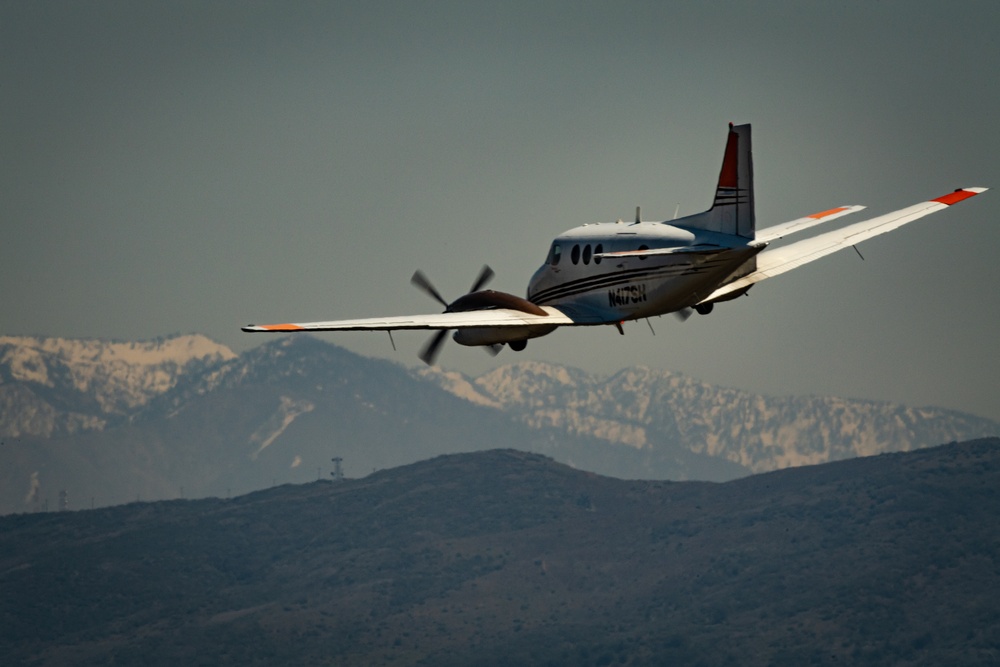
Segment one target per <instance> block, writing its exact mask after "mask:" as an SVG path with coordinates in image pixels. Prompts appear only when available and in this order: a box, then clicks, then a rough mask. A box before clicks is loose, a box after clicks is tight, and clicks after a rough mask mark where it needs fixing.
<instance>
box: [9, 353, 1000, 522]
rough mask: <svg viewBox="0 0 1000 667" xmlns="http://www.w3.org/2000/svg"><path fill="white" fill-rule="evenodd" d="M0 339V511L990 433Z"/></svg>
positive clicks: (883, 410)
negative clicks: (405, 468) (393, 471)
mask: <svg viewBox="0 0 1000 667" xmlns="http://www.w3.org/2000/svg"><path fill="white" fill-rule="evenodd" d="M2 341H3V342H2V343H0V410H2V411H0V513H5V512H19V511H21V512H23V511H39V510H44V509H55V508H56V507H57V504H62V503H64V502H65V503H68V505H69V506H70V507H72V508H81V507H92V506H101V505H107V504H114V503H122V502H128V501H132V500H136V499H144V500H150V499H167V498H180V497H202V496H206V495H216V496H222V497H225V496H229V495H233V494H239V493H244V492H247V491H250V490H253V489H261V488H266V487H268V486H274V485H276V484H279V483H284V482H296V483H302V482H307V481H310V480H315V479H317V478H320V477H326V476H327V472H328V471H329V470H330V469H331V467H332V466H331V461H330V459H331V458H333V457H335V456H336V457H341V458H342V459H343V463H344V469H345V471H346V473H347V475H348V476H355V477H357V476H362V475H366V474H369V473H370V472H372V471H374V470H378V469H382V468H387V467H393V466H398V465H403V464H406V463H411V462H414V461H417V460H420V459H424V458H428V457H431V456H435V455H438V454H444V453H455V452H462V451H477V450H482V449H492V448H504V447H511V446H514V447H517V448H519V449H522V450H527V451H534V452H538V453H542V454H545V455H547V456H551V457H553V458H554V459H556V460H558V461H561V462H563V463H567V464H570V465H572V466H575V467H578V468H581V469H586V470H591V471H595V472H599V473H601V474H605V475H611V476H616V477H621V478H633V479H674V480H683V479H704V480H715V481H721V480H726V479H733V478H735V477H739V476H742V475H745V474H747V473H748V472H749V471H750V470H756V471H763V470H769V469H772V468H775V467H784V466H789V465H800V464H803V463H814V462H823V461H827V460H831V459H840V458H847V457H851V456H857V455H862V454H872V453H878V452H882V451H887V450H910V449H916V448H920V447H925V446H929V445H934V444H939V443H941V442H948V441H955V440H965V439H971V438H975V437H983V436H988V435H997V434H1000V425H998V424H996V423H994V422H990V421H988V420H984V419H979V418H976V417H972V416H970V415H965V414H962V413H958V412H953V411H944V410H937V409H933V408H927V409H911V408H905V407H902V406H895V405H890V404H884V403H873V402H865V401H848V400H843V399H836V398H808V397H807V398H772V397H765V396H760V395H755V394H751V393H749V392H741V391H736V390H730V389H723V388H718V387H713V386H710V385H707V384H704V383H700V382H697V381H695V380H692V379H691V378H687V377H685V376H681V375H677V374H673V373H669V372H665V371H652V370H649V369H643V368H632V369H625V370H623V371H621V372H620V373H618V374H616V375H614V376H612V377H610V378H600V377H596V376H591V375H588V374H586V373H584V372H582V371H578V370H575V369H570V368H565V367H560V366H554V365H551V364H542V363H538V362H526V363H520V364H514V365H510V366H501V367H498V368H496V369H494V370H493V371H491V372H489V373H487V374H485V375H483V376H481V377H479V378H475V379H472V378H465V377H463V376H461V375H459V374H456V373H445V372H442V371H440V370H438V369H427V370H423V371H420V372H418V373H415V372H413V371H409V370H407V369H405V368H403V367H402V366H400V365H398V364H393V363H390V362H386V361H380V360H374V359H366V358H363V357H360V356H357V355H354V354H352V353H350V352H348V351H346V350H344V349H342V348H339V347H337V346H334V345H330V344H328V343H325V342H322V341H320V340H318V339H316V338H312V337H308V336H305V337H303V336H292V337H284V338H275V339H271V340H269V341H268V342H267V343H265V344H264V345H261V346H259V347H256V348H253V349H251V350H248V351H247V352H244V353H243V354H241V355H239V356H236V355H234V354H233V353H232V352H231V351H229V350H228V349H227V348H225V347H223V346H220V345H217V344H215V343H213V342H211V341H209V340H208V339H206V338H204V337H201V336H179V337H175V338H168V339H160V340H157V341H149V342H145V343H115V342H102V341H71V340H64V339H30V338H21V339H15V338H10V337H8V338H4V339H2ZM60 496H62V497H63V498H64V500H60V499H59V498H60Z"/></svg>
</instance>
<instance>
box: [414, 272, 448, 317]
mask: <svg viewBox="0 0 1000 667" xmlns="http://www.w3.org/2000/svg"><path fill="white" fill-rule="evenodd" d="M410 283H411V284H413V285H416V286H417V287H418V288H420V289H421V290H423V291H424V292H426V293H427V294H430V295H431V296H432V297H433V298H434V300H435V301H437V302H438V303H440V304H441V305H442V306H444V307H445V308H447V307H448V302H447V301H445V300H444V297H443V296H441V293H440V292H438V291H437V290H436V289H434V285H432V284H431V281H430V280H428V279H427V276H425V275H424V272H423V271H416V272H415V273H414V274H413V277H412V278H410Z"/></svg>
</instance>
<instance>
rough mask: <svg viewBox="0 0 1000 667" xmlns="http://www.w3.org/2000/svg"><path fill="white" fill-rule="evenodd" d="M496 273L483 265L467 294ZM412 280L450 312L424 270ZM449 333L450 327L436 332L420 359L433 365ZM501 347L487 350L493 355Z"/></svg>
mask: <svg viewBox="0 0 1000 667" xmlns="http://www.w3.org/2000/svg"><path fill="white" fill-rule="evenodd" d="M494 275H496V274H495V273H494V272H493V269H491V268H490V267H489V266H487V265H483V268H482V269H480V271H479V275H478V276H477V277H476V280H475V281H474V282H473V283H472V288H471V289H470V290H469V291H468V292H467V294H472V293H473V292H478V291H479V290H481V289H482V288H483V287H484V286H485V285H486V283H488V282H489V281H490V280H492V279H493V276H494ZM410 282H411V283H412V284H413V285H414V286H416V287H417V288H418V289H420V290H422V291H423V292H425V293H427V294H428V295H429V296H430V297H431V298H432V299H434V300H435V301H437V302H438V303H440V304H441V305H442V306H444V312H446V313H447V312H450V309H451V304H449V303H448V302H447V301H446V300H445V298H444V297H443V296H441V293H440V292H438V291H437V288H435V287H434V284H433V283H431V281H430V279H428V278H427V276H426V275H424V272H423V271H419V270H418V271H416V272H415V273H414V274H413V277H412V278H410ZM447 335H448V329H441V330H440V331H438V332H437V333H435V334H434V335H433V336H432V337H431V339H430V340H428V341H427V343H426V344H425V345H424V347H423V349H421V350H420V355H419V356H420V360H421V361H423V362H424V363H425V364H427V365H428V366H433V365H434V360H435V359H437V356H438V353H440V352H441V346H442V345H444V341H445V338H446V336H447ZM500 349H501V346H500V345H488V346H486V351H487V352H489V353H490V354H493V355H496V354H497V353H499V352H500Z"/></svg>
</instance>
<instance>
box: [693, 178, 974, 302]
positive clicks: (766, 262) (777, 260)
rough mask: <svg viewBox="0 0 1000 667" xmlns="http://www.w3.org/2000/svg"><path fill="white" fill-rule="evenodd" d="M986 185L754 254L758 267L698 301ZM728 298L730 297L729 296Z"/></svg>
mask: <svg viewBox="0 0 1000 667" xmlns="http://www.w3.org/2000/svg"><path fill="white" fill-rule="evenodd" d="M987 189H988V188H963V189H959V190H955V191H954V192H952V193H949V194H946V195H944V196H943V197H938V198H937V199H931V200H930V201H925V202H921V203H919V204H914V205H913V206H908V207H907V208H903V209H900V210H898V211H893V212H892V213H886V214H885V215H880V216H878V217H876V218H871V219H869V220H864V221H862V222H857V223H854V224H853V225H848V226H846V227H843V228H841V229H835V230H833V231H830V232H826V233H825V234H820V235H818V236H814V237H812V238H808V239H803V240H802V241H797V242H795V243H792V244H790V245H786V246H782V247H779V248H768V249H766V250H764V251H763V252H761V253H760V254H759V255H757V270H756V271H753V272H752V273H749V274H747V275H745V276H743V277H742V278H739V279H737V280H735V281H733V282H731V283H729V284H728V285H724V286H722V287H720V288H719V289H717V290H715V291H714V292H712V293H711V294H710V295H708V297H706V298H705V299H703V300H702V301H701V303H708V302H712V301H718V300H719V299H720V298H722V297H725V296H727V295H731V294H733V293H734V292H740V291H746V290H747V289H749V288H750V287H751V286H752V285H754V284H756V283H759V282H760V281H762V280H765V279H767V278H773V277H774V276H777V275H781V274H782V273H785V272H786V271H791V270H792V269H796V268H798V267H800V266H802V265H803V264H808V263H809V262H814V261H816V260H817V259H819V258H820V257H826V256H827V255H829V254H831V253H834V252H836V251H838V250H843V249H844V248H848V247H850V246H853V245H856V244H858V243H861V242H862V241H866V240H868V239H870V238H873V237H875V236H879V235H880V234H885V233H886V232H891V231H892V230H894V229H898V228H900V227H902V226H903V225H905V224H907V223H909V222H913V221H914V220H918V219H920V218H922V217H924V216H925V215H930V214H931V213H936V212H937V211H942V210H944V209H946V208H948V207H949V206H951V205H953V204H957V203H958V202H960V201H964V200H966V199H968V198H969V197H974V196H976V195H978V194H979V193H981V192H986V190H987ZM730 298H731V297H730Z"/></svg>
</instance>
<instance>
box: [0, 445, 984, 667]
mask: <svg viewBox="0 0 1000 667" xmlns="http://www.w3.org/2000/svg"><path fill="white" fill-rule="evenodd" d="M998 488H1000V439H997V438H993V439H987V440H979V441H974V442H967V443H960V444H953V445H945V446H940V447H934V448H928V449H923V450H920V451H917V452H907V453H893V454H883V455H879V456H874V457H867V458H857V459H850V460H845V461H839V462H834V463H828V464H822V465H815V466H806V467H801V468H791V469H785V470H779V471H773V472H769V473H765V474H761V475H754V476H751V477H745V478H741V479H738V480H734V481H730V482H725V483H710V482H664V481H625V480H620V479H615V478H610V477H605V476H602V475H596V474H593V473H588V472H585V471H580V470H575V469H573V468H570V467H569V466H566V465H564V464H560V463H558V462H556V461H554V460H553V459H551V458H549V457H545V456H543V455H539V454H535V453H529V452H523V451H517V450H511V449H500V450H486V451H480V452H472V453H461V454H450V455H442V456H438V457H435V458H433V459H429V460H424V461H419V462H417V463H413V464H409V465H406V466H402V467H399V468H392V469H387V470H382V471H379V472H377V473H375V474H372V475H369V476H367V477H365V478H361V479H353V480H346V481H344V482H333V481H329V480H328V481H323V482H311V483H308V484H303V485H282V486H279V487H275V488H271V489H266V490H262V491H256V492H253V493H251V494H247V495H244V496H239V497H236V498H233V499H231V500H221V499H205V500H197V501H193V500H173V501H160V502H156V503H134V504H129V505H124V506H118V507H112V508H105V509H99V510H94V511H82V512H64V513H50V514H44V515H18V516H9V517H0V586H2V587H3V589H4V591H5V595H4V596H0V622H2V623H3V626H4V628H5V631H4V632H3V633H0V652H3V654H4V655H6V656H8V659H9V660H11V661H13V662H14V663H18V664H28V663H30V664H37V665H40V666H41V665H57V664H65V663H66V662H67V661H74V662H80V661H83V662H94V663H105V662H111V661H113V662H115V663H116V664H121V665H139V664H142V665H159V664H185V663H190V662H192V661H200V662H203V663H211V664H224V663H227V662H229V663H239V664H245V665H264V664H274V663H275V662H285V663H289V662H291V663H295V664H375V663H378V664H387V665H417V664H436V665H444V666H449V665H465V664H481V665H509V664H554V665H564V664H565V665H611V664H627V665H636V666H639V665H660V664H702V665H706V667H708V666H715V665H727V664H744V665H750V666H751V667H757V666H758V665H759V666H761V667H763V666H764V665H775V666H784V665H789V666H791V665H795V666H798V665H802V664H820V665H833V664H844V663H848V664H911V665H915V666H920V667H923V666H925V665H926V666H930V665H940V664H949V665H978V664H984V663H986V662H989V661H990V659H991V656H992V657H995V655H996V651H997V650H998V647H1000V606H998V602H997V600H998V598H997V596H996V591H997V590H998V589H1000V568H997V566H996V565H997V554H998V553H1000V537H998V536H1000V525H998V522H1000V493H998V492H997V489H998Z"/></svg>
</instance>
